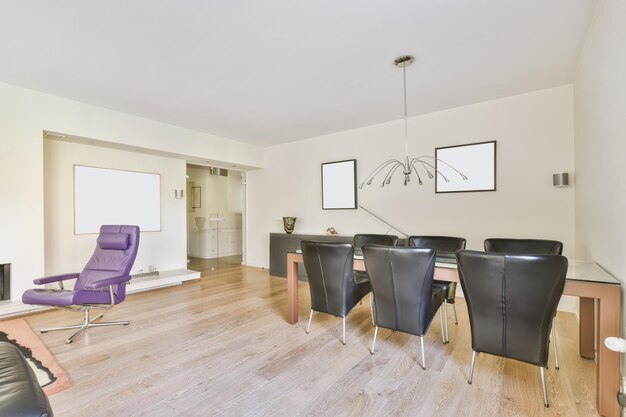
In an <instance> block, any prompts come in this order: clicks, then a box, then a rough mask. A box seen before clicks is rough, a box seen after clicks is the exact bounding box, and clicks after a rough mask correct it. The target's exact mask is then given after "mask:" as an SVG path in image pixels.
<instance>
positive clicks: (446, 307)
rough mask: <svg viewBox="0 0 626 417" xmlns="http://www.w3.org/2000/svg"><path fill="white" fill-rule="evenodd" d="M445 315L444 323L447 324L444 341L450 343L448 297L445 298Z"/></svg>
mask: <svg viewBox="0 0 626 417" xmlns="http://www.w3.org/2000/svg"><path fill="white" fill-rule="evenodd" d="M443 317H444V323H445V326H446V340H445V341H444V342H443V343H449V342H450V336H449V334H448V300H446V299H444V300H443Z"/></svg>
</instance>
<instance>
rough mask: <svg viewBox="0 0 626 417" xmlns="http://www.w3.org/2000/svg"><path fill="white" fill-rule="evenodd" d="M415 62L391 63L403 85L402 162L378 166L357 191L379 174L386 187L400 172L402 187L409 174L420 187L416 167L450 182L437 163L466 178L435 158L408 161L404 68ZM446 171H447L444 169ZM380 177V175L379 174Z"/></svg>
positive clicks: (407, 58)
mask: <svg viewBox="0 0 626 417" xmlns="http://www.w3.org/2000/svg"><path fill="white" fill-rule="evenodd" d="M413 61H415V58H414V57H412V56H410V55H404V56H401V57H398V58H396V59H395V60H394V61H393V63H394V65H395V66H397V67H401V68H402V79H403V83H404V150H405V157H404V162H401V161H399V160H398V159H389V160H387V161H385V162H383V163H382V164H380V165H378V166H377V167H376V169H374V170H373V171H372V172H371V173H370V174H369V175H368V176H367V177H366V178H365V180H364V181H363V182H362V183H361V184H360V185H359V189H361V188H363V186H364V185H371V184H372V181H374V179H375V178H376V177H377V176H378V175H379V174H381V173H385V176H384V177H383V180H382V182H381V183H380V186H381V187H384V186H385V185H388V184H390V183H391V178H393V175H394V174H395V173H396V172H397V171H401V172H402V174H403V175H404V185H407V184H408V183H409V182H411V174H415V176H416V177H417V181H418V183H419V185H422V184H423V182H422V177H420V174H419V172H418V167H421V168H422V169H423V170H424V171H425V172H426V174H427V175H428V178H429V179H432V178H433V177H434V176H435V175H439V176H440V177H441V178H442V179H443V180H444V181H445V182H450V179H449V178H448V177H447V176H446V175H444V173H442V172H441V170H440V169H438V168H437V166H436V165H437V163H440V164H443V165H445V166H446V167H447V168H449V169H450V170H451V171H454V172H456V173H457V174H458V175H460V176H461V178H462V179H463V180H466V179H467V177H466V176H465V175H464V174H463V173H462V172H460V171H459V170H458V169H456V168H454V167H453V166H452V165H450V164H448V163H447V162H445V161H442V160H441V159H439V158H435V157H433V156H428V155H424V156H418V157H416V158H413V159H409V132H408V123H407V118H408V114H407V105H406V67H408V66H409V65H411V64H412V63H413ZM446 170H447V169H446ZM381 175H382V174H381Z"/></svg>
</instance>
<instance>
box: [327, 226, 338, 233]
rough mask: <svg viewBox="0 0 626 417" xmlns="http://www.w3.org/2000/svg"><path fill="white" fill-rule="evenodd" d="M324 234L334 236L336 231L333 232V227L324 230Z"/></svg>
mask: <svg viewBox="0 0 626 417" xmlns="http://www.w3.org/2000/svg"><path fill="white" fill-rule="evenodd" d="M326 233H328V234H329V235H336V234H337V231H336V230H335V228H334V227H332V226H331V227H329V228H328V229H326Z"/></svg>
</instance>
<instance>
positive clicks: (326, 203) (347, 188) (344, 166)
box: [322, 159, 357, 210]
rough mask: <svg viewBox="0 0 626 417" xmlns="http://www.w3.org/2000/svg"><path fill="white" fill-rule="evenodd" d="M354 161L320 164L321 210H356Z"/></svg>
mask: <svg viewBox="0 0 626 417" xmlns="http://www.w3.org/2000/svg"><path fill="white" fill-rule="evenodd" d="M356 208H357V200H356V159H349V160H347V161H337V162H325V163H323V164H322V209H324V210H341V209H356Z"/></svg>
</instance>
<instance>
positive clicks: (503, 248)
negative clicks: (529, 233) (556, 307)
mask: <svg viewBox="0 0 626 417" xmlns="http://www.w3.org/2000/svg"><path fill="white" fill-rule="evenodd" d="M485 252H494V253H508V254H511V255H527V254H530V255H561V254H563V243H561V242H559V241H557V240H543V239H509V238H491V239H485ZM557 333H558V332H557V330H556V320H553V321H552V341H553V343H554V367H555V368H556V369H560V366H559V352H558V344H557Z"/></svg>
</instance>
